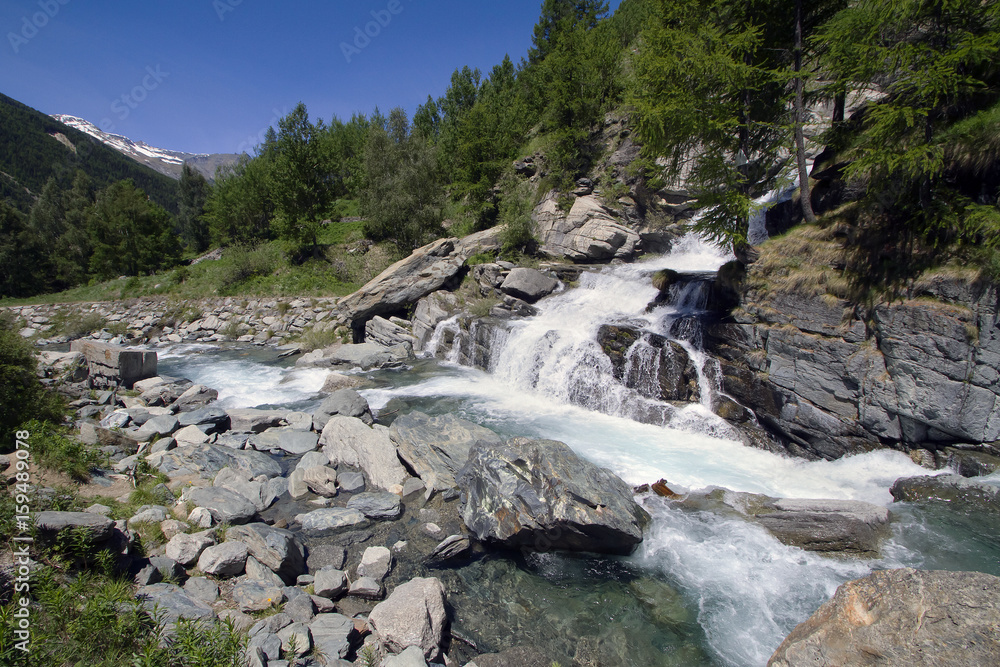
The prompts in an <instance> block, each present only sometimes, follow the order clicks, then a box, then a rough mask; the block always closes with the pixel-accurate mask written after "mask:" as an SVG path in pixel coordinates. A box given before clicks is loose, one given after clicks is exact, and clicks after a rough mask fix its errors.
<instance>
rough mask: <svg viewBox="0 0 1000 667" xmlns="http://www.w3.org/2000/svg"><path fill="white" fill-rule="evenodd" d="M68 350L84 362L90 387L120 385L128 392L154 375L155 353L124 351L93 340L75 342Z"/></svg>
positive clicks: (121, 348)
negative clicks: (80, 357) (80, 356)
mask: <svg viewBox="0 0 1000 667" xmlns="http://www.w3.org/2000/svg"><path fill="white" fill-rule="evenodd" d="M70 351H71V352H79V353H81V354H82V355H83V357H84V358H85V359H86V360H87V370H88V374H89V378H90V379H89V382H90V386H91V387H113V386H118V385H122V386H124V387H126V388H127V389H131V388H132V387H133V385H135V383H136V382H137V381H139V380H145V379H146V378H151V377H155V376H156V352H149V351H145V350H127V349H125V348H123V347H118V346H115V345H108V344H107V343H99V342H97V341H93V340H75V341H73V342H72V343H71V344H70Z"/></svg>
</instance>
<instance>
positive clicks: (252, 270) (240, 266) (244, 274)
mask: <svg viewBox="0 0 1000 667" xmlns="http://www.w3.org/2000/svg"><path fill="white" fill-rule="evenodd" d="M225 257H226V260H227V264H226V267H225V269H224V271H223V273H222V275H221V276H220V281H219V288H220V290H222V291H232V290H233V289H235V288H236V287H237V286H238V285H240V284H241V283H243V282H245V281H247V280H249V279H250V278H254V277H256V276H269V275H271V274H272V273H274V271H275V270H276V269H277V268H278V266H279V265H280V263H281V260H282V258H281V255H280V253H279V251H278V249H277V248H276V247H275V246H274V245H270V244H263V245H259V246H256V247H252V246H249V245H234V246H232V247H230V248H227V249H226V252H225Z"/></svg>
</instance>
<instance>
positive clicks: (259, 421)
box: [227, 409, 285, 433]
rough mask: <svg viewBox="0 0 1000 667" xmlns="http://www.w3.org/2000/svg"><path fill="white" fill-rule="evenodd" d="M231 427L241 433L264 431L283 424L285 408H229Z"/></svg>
mask: <svg viewBox="0 0 1000 667" xmlns="http://www.w3.org/2000/svg"><path fill="white" fill-rule="evenodd" d="M227 412H228V414H229V420H230V428H231V429H232V430H234V431H239V432H241V433H262V432H264V431H266V430H267V429H269V428H274V427H276V426H281V425H282V423H283V422H284V420H285V412H284V411H283V410H252V409H238V410H227Z"/></svg>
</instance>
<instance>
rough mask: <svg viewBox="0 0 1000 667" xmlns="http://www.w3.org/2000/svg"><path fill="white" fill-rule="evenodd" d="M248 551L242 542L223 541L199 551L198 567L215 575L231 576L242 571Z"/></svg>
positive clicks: (206, 572)
mask: <svg viewBox="0 0 1000 667" xmlns="http://www.w3.org/2000/svg"><path fill="white" fill-rule="evenodd" d="M249 553H250V552H249V551H248V550H247V545H245V544H243V543H242V542H223V543H222V544H217V545H215V546H211V547H208V548H207V549H205V550H204V551H202V552H201V556H199V557H198V569H199V570H201V571H202V572H204V573H205V574H210V575H213V576H216V577H233V576H236V575H238V574H241V573H242V572H243V568H245V567H246V564H247V556H248V555H249Z"/></svg>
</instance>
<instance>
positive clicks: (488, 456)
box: [457, 438, 649, 554]
mask: <svg viewBox="0 0 1000 667" xmlns="http://www.w3.org/2000/svg"><path fill="white" fill-rule="evenodd" d="M457 481H458V484H459V486H460V487H461V489H462V502H463V508H462V519H463V521H464V522H465V525H466V526H468V527H469V529H470V530H471V531H472V532H473V533H475V534H476V536H477V537H478V538H479V539H480V540H483V541H491V542H496V543H499V544H501V545H503V546H505V547H508V548H521V547H526V548H529V549H535V550H539V551H546V550H549V549H566V550H572V551H591V552H597V553H610V554H628V553H631V552H632V550H633V549H634V548H635V546H636V545H637V544H639V543H640V542H642V530H643V527H644V526H645V525H646V524H647V523H648V521H649V515H647V514H646V512H645V511H644V510H643V509H642V508H641V507H639V505H638V504H636V502H635V500H634V499H633V498H632V490H631V488H629V486H628V485H626V484H625V482H623V481H622V480H621V479H619V478H618V477H616V476H615V475H614V474H612V473H611V472H609V471H608V470H605V469H604V468H599V467H597V466H596V465H594V464H593V463H590V462H589V461H587V460H585V459H583V458H581V457H579V456H578V455H577V454H576V453H575V452H573V450H572V449H570V448H569V447H568V446H567V445H565V444H563V443H561V442H556V441H554V440H530V439H528V438H514V439H512V440H510V441H508V442H507V443H503V444H497V443H489V442H480V443H477V444H476V445H475V447H473V448H472V451H471V452H470V454H469V460H468V462H467V463H466V465H465V467H464V468H462V470H461V472H460V473H459V475H458V478H457Z"/></svg>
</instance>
